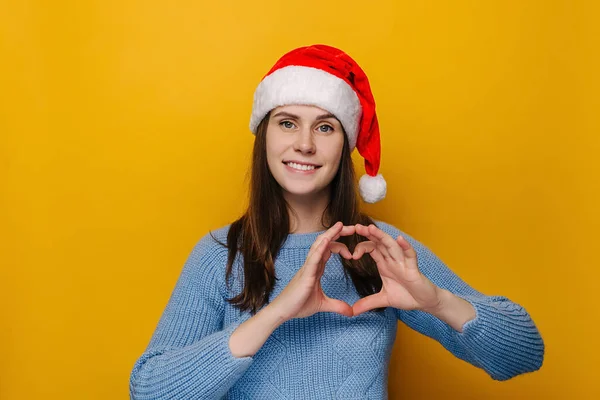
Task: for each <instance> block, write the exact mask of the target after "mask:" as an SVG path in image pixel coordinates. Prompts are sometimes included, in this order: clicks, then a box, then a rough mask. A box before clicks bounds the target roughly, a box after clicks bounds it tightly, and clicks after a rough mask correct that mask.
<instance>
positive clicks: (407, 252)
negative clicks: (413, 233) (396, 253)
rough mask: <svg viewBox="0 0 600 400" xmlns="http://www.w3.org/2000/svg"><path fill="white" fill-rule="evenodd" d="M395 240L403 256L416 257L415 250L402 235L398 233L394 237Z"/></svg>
mask: <svg viewBox="0 0 600 400" xmlns="http://www.w3.org/2000/svg"><path fill="white" fill-rule="evenodd" d="M396 242H397V243H398V245H399V246H400V247H401V248H402V251H403V252H404V257H406V258H408V259H415V260H416V259H417V252H416V251H415V249H414V248H413V247H412V246H411V244H410V243H409V242H408V241H407V240H406V239H405V238H403V237H402V235H399V236H398V237H397V238H396Z"/></svg>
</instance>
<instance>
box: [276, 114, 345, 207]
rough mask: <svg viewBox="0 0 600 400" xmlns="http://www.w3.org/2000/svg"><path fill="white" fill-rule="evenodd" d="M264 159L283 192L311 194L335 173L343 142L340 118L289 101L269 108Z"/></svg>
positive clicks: (317, 191) (323, 187) (322, 190)
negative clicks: (289, 103)
mask: <svg viewBox="0 0 600 400" xmlns="http://www.w3.org/2000/svg"><path fill="white" fill-rule="evenodd" d="M266 140H267V163H268V165H269V169H270V170H271V173H272V174H273V177H275V180H276V181H277V182H278V183H279V185H280V186H281V187H282V188H283V190H284V194H286V193H287V194H291V195H296V196H311V195H312V196H314V195H319V194H322V193H328V192H326V191H324V189H326V188H327V187H328V186H329V184H330V183H331V181H332V180H333V178H334V177H335V174H336V173H337V170H338V168H339V165H340V158H341V156H342V148H343V147H342V146H343V145H344V132H343V130H342V125H341V124H340V122H339V121H338V120H337V119H336V118H335V117H334V116H333V115H331V114H330V113H329V112H327V111H325V110H323V109H321V108H318V107H314V106H305V105H289V106H282V107H277V108H275V109H273V110H272V111H271V115H270V117H269V123H268V126H267V138H266Z"/></svg>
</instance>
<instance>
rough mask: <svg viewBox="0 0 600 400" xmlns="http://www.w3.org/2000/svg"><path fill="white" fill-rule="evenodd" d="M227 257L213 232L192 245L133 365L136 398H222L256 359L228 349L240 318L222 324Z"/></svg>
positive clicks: (132, 392)
mask: <svg viewBox="0 0 600 400" xmlns="http://www.w3.org/2000/svg"><path fill="white" fill-rule="evenodd" d="M226 257H227V249H226V248H225V247H222V246H220V245H218V244H217V243H216V242H215V241H214V239H212V237H210V235H207V236H205V237H204V238H202V239H201V240H200V241H199V242H198V243H197V244H196V246H195V247H194V249H193V250H192V252H191V254H190V256H189V257H188V259H187V261H186V263H185V265H184V267H183V270H182V272H181V274H180V276H179V279H178V281H177V283H176V285H175V289H174V290H173V292H172V294H171V297H170V299H169V301H168V304H167V306H166V308H165V310H164V312H163V314H162V316H161V318H160V320H159V322H158V326H157V328H156V330H155V332H154V335H153V336H152V339H151V340H150V344H149V345H148V347H147V349H146V351H145V352H144V353H143V354H142V355H141V357H139V359H138V360H137V361H136V362H135V364H134V366H133V371H132V372H131V376H130V381H129V391H130V397H131V398H132V399H183V398H185V399H191V398H194V399H215V398H221V397H222V396H224V395H225V393H226V392H227V391H228V390H229V388H230V387H231V386H233V384H234V383H235V382H236V381H237V380H238V379H239V378H240V377H241V376H242V375H243V373H244V372H245V371H246V370H247V368H248V367H249V366H250V364H251V363H252V358H251V357H242V358H236V357H235V356H233V354H232V353H231V350H230V349H229V338H230V336H231V334H232V333H233V331H234V330H235V328H236V327H237V326H238V325H239V323H235V324H232V325H229V326H226V327H224V326H223V316H224V305H225V304H224V303H225V300H224V296H223V291H224V282H225V277H224V271H225V269H224V266H225V265H226V264H225V263H226V261H227V258H226ZM221 275H223V276H221Z"/></svg>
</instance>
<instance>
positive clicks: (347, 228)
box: [333, 225, 356, 240]
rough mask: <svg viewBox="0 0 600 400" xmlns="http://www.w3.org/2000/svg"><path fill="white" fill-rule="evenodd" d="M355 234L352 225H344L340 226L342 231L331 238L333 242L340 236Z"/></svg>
mask: <svg viewBox="0 0 600 400" xmlns="http://www.w3.org/2000/svg"><path fill="white" fill-rule="evenodd" d="M355 232H356V227H355V226H354V225H347V226H346V225H344V226H342V230H341V231H340V232H339V233H338V234H337V235H336V236H335V237H334V238H333V240H337V239H338V238H339V237H340V236H350V235H354V233H355Z"/></svg>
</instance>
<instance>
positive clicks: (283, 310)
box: [269, 222, 356, 322]
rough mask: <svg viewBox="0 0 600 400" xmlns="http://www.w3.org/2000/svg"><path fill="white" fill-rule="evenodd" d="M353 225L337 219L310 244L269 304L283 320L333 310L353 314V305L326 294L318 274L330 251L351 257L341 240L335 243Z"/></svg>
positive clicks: (348, 233)
mask: <svg viewBox="0 0 600 400" xmlns="http://www.w3.org/2000/svg"><path fill="white" fill-rule="evenodd" d="M355 231H356V228H355V226H344V225H343V224H342V223H341V222H337V223H336V224H335V225H333V226H332V227H331V228H329V229H328V230H327V231H326V232H324V233H322V234H321V235H319V236H317V238H316V239H315V242H314V243H313V245H312V246H311V247H310V250H309V252H308V255H307V256H306V261H305V262H304V265H303V266H302V267H301V268H300V270H298V272H297V273H296V275H295V276H294V277H293V278H292V280H291V281H290V282H289V283H288V285H287V286H286V287H285V288H284V289H283V291H282V292H281V293H280V294H279V296H277V297H276V298H275V299H274V300H273V301H272V302H271V304H270V305H269V306H270V307H272V308H273V309H274V310H276V312H277V314H278V315H279V316H280V318H281V320H282V321H283V322H285V321H288V320H290V319H293V318H305V317H309V316H311V315H313V314H316V313H318V312H323V311H329V312H336V313H338V314H342V315H345V316H347V317H352V316H353V315H354V314H353V312H352V307H351V306H349V305H348V304H347V303H345V302H343V301H341V300H336V299H332V298H330V297H327V296H326V295H325V293H323V290H322V289H321V276H322V275H323V271H324V270H325V264H326V263H327V260H329V257H331V254H332V253H337V254H340V255H341V256H342V257H344V258H346V259H349V260H351V259H352V254H351V253H350V251H349V250H348V248H347V247H346V245H344V244H343V243H339V242H335V240H337V239H338V238H339V237H340V236H349V235H352V234H354V232H355Z"/></svg>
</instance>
